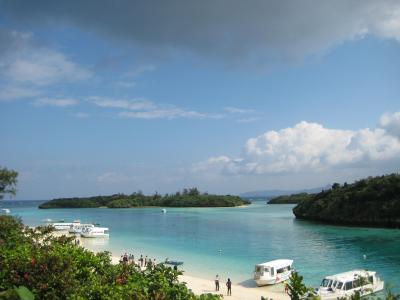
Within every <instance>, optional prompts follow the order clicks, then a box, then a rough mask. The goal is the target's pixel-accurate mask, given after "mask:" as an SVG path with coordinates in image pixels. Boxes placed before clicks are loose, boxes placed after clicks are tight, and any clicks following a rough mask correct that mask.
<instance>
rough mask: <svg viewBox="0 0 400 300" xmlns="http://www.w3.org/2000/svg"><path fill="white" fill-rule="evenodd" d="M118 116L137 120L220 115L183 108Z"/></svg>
mask: <svg viewBox="0 0 400 300" xmlns="http://www.w3.org/2000/svg"><path fill="white" fill-rule="evenodd" d="M118 115H119V116H120V117H125V118H135V119H176V118H189V119H192V118H195V119H205V118H218V115H213V114H207V113H200V112H197V111H191V110H184V109H181V108H171V109H154V110H148V111H137V112H134V111H127V112H120V113H119V114H118Z"/></svg>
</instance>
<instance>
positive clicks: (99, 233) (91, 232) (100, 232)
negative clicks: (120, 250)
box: [81, 227, 109, 238]
mask: <svg viewBox="0 0 400 300" xmlns="http://www.w3.org/2000/svg"><path fill="white" fill-rule="evenodd" d="M81 236H82V237H85V238H97V237H108V236H109V234H108V228H107V227H88V228H83V229H82V233H81Z"/></svg>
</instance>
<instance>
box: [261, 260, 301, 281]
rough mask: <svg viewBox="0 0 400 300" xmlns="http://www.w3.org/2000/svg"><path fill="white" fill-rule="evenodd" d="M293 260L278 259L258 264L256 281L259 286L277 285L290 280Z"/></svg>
mask: <svg viewBox="0 0 400 300" xmlns="http://www.w3.org/2000/svg"><path fill="white" fill-rule="evenodd" d="M292 264H293V260H291V259H276V260H272V261H268V262H265V263H262V264H257V265H256V267H255V272H254V280H255V282H256V283H257V285H258V286H263V285H272V284H277V283H280V282H283V281H286V280H288V279H289V277H290V274H291V273H292Z"/></svg>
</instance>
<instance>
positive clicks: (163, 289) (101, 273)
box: [0, 216, 220, 300]
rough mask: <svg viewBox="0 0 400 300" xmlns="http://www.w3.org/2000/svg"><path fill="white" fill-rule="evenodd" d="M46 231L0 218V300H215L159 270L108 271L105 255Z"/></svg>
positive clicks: (158, 267) (127, 266)
mask: <svg viewBox="0 0 400 300" xmlns="http://www.w3.org/2000/svg"><path fill="white" fill-rule="evenodd" d="M51 231H52V228H51V227H37V228H34V229H32V228H29V227H26V226H24V225H23V224H22V223H21V221H20V220H18V219H16V218H14V217H11V216H0V299H20V298H19V297H18V296H21V293H24V294H26V295H29V291H30V293H32V294H33V296H34V297H35V299H44V300H46V299H52V300H54V299H110V300H112V299H137V300H147V299H149V300H156V299H163V300H186V299H187V300H196V299H197V300H217V299H220V297H219V296H215V295H211V294H204V295H201V296H196V295H194V294H193V293H192V292H191V291H190V290H189V289H188V288H187V287H186V284H184V283H180V282H178V275H180V274H182V273H181V272H180V271H175V270H173V269H172V268H170V267H166V266H164V265H163V264H159V265H156V266H154V267H152V268H148V269H147V270H145V271H140V270H139V269H138V267H136V265H134V264H128V263H121V264H117V265H114V264H112V263H111V259H110V254H109V253H108V252H100V253H97V254H94V253H93V252H91V251H88V250H86V249H84V248H83V247H80V246H77V245H75V244H74V243H73V242H72V240H73V239H74V238H73V237H66V236H61V237H54V236H52V235H51V234H50V233H51ZM17 287H18V288H17ZM21 299H22V298H21ZM25 299H26V298H25ZM31 299H32V298H31Z"/></svg>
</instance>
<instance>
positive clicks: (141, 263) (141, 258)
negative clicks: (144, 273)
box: [139, 255, 143, 267]
mask: <svg viewBox="0 0 400 300" xmlns="http://www.w3.org/2000/svg"><path fill="white" fill-rule="evenodd" d="M139 261H140V267H143V255H140V258H139Z"/></svg>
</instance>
